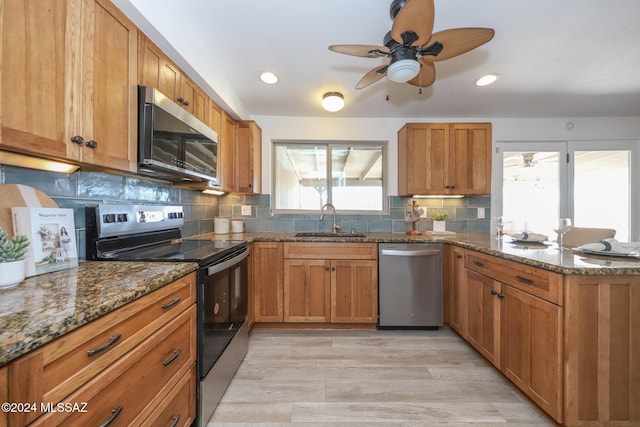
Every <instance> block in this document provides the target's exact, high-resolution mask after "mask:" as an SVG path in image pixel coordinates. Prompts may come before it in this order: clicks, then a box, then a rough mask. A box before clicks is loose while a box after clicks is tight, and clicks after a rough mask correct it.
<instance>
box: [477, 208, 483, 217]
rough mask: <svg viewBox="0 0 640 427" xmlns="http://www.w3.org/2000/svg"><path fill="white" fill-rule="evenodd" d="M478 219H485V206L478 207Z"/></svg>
mask: <svg viewBox="0 0 640 427" xmlns="http://www.w3.org/2000/svg"><path fill="white" fill-rule="evenodd" d="M478 219H484V208H478Z"/></svg>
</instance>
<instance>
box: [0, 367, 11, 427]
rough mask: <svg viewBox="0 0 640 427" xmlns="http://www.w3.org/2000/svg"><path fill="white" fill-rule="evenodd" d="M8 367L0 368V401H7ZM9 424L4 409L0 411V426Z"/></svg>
mask: <svg viewBox="0 0 640 427" xmlns="http://www.w3.org/2000/svg"><path fill="white" fill-rule="evenodd" d="M8 376H9V374H8V368H7V367H6V366H3V367H2V368H0V402H2V403H4V402H9V386H8V384H9V378H8ZM8 424H9V419H8V414H7V413H6V412H5V411H2V412H0V427H7V425H8Z"/></svg>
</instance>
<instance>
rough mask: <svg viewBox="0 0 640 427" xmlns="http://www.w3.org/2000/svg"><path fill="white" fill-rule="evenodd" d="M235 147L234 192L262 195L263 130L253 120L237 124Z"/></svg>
mask: <svg viewBox="0 0 640 427" xmlns="http://www.w3.org/2000/svg"><path fill="white" fill-rule="evenodd" d="M237 125H238V126H237V128H236V143H235V147H234V155H233V157H234V190H235V191H236V192H238V193H260V191H261V182H262V175H261V174H262V165H261V162H262V130H261V129H260V127H259V126H258V125H257V124H256V122H254V121H252V120H241V121H239V122H238V123H237Z"/></svg>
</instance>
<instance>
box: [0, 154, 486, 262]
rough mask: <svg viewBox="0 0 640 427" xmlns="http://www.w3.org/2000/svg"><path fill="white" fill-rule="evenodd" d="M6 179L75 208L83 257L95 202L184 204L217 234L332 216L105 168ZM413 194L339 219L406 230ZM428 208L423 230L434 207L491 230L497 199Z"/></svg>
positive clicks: (455, 220)
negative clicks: (89, 209) (228, 222)
mask: <svg viewBox="0 0 640 427" xmlns="http://www.w3.org/2000/svg"><path fill="white" fill-rule="evenodd" d="M0 183H2V184H24V185H28V186H30V187H34V188H37V189H38V190H40V191H42V192H44V193H45V194H47V195H49V196H50V197H51V198H52V199H53V200H55V201H56V203H58V205H60V207H63V208H72V209H74V212H75V223H76V239H77V242H78V245H79V247H78V252H79V254H81V257H84V254H85V239H86V235H85V219H84V207H85V205H87V204H95V203H132V204H133V203H140V204H167V205H182V206H183V208H184V212H185V225H184V228H183V231H182V233H183V235H184V236H187V237H189V236H194V235H197V234H202V233H210V232H213V218H214V217H215V216H226V217H232V218H241V219H244V221H245V229H246V231H248V232H259V231H285V232H286V231H290V232H293V231H317V230H322V231H329V230H331V224H332V220H333V218H332V215H325V219H324V220H323V221H320V215H319V212H318V213H317V214H316V213H314V214H272V213H271V196H270V195H268V194H257V195H245V194H233V193H232V194H228V195H225V196H222V197H216V196H211V195H207V194H203V193H202V192H200V191H193V190H188V189H183V188H177V187H173V186H172V185H171V184H170V183H166V182H162V181H156V180H150V179H145V178H140V177H133V176H123V175H115V174H109V173H101V172H83V171H79V172H76V173H74V174H72V175H66V174H64V173H57V172H45V171H40V170H33V169H25V168H19V167H13V166H5V165H1V166H0ZM412 200H414V199H412V198H411V197H400V196H390V197H389V214H387V215H338V216H337V222H338V223H339V224H342V225H343V230H344V231H351V229H352V228H355V229H356V230H358V231H360V232H363V233H367V232H393V233H402V232H405V231H408V230H410V229H411V224H409V223H405V221H404V216H405V207H406V206H408V205H409V204H410V203H411V202H412ZM415 200H416V202H417V203H418V204H419V205H420V206H421V207H423V208H425V210H426V215H427V218H423V219H421V220H420V221H419V222H418V225H417V228H418V230H419V231H426V230H431V229H432V223H431V220H430V219H428V218H429V214H430V213H431V211H432V210H434V209H437V210H438V211H443V210H446V212H447V214H448V217H447V230H450V231H456V232H471V233H488V232H489V218H491V213H490V206H491V197H489V196H483V197H464V198H461V199H415ZM242 206H250V208H251V215H242ZM478 208H483V209H484V211H485V219H478V218H477V216H478V215H477V214H478Z"/></svg>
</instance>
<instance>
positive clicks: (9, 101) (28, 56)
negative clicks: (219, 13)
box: [0, 0, 138, 172]
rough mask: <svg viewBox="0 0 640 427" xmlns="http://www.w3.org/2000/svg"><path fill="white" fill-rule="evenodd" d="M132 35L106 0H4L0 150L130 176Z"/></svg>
mask: <svg viewBox="0 0 640 427" xmlns="http://www.w3.org/2000/svg"><path fill="white" fill-rule="evenodd" d="M137 38H138V30H137V28H136V27H135V26H134V25H133V24H132V23H131V21H129V20H128V19H127V18H126V17H125V16H124V14H122V13H121V12H120V11H119V10H118V9H117V8H116V7H115V6H114V5H113V4H111V2H109V1H107V0H94V1H80V0H74V1H67V2H53V3H51V4H49V5H48V6H47V7H46V8H45V7H42V4H41V2H38V1H36V0H31V1H23V0H5V1H4V3H3V7H2V45H3V49H2V79H1V80H2V83H1V84H2V90H1V93H2V96H1V109H2V111H1V113H2V134H1V136H0V147H4V148H6V149H10V150H15V151H20V152H24V153H28V154H35V155H38V156H44V157H52V158H58V159H63V160H70V161H71V162H73V163H81V164H84V165H88V166H95V167H99V168H106V169H115V170H120V171H127V172H134V171H135V170H136V168H137V166H136V164H137V157H136V154H137V153H136V147H137V133H136V129H137V91H136V82H137V49H136V44H137Z"/></svg>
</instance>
